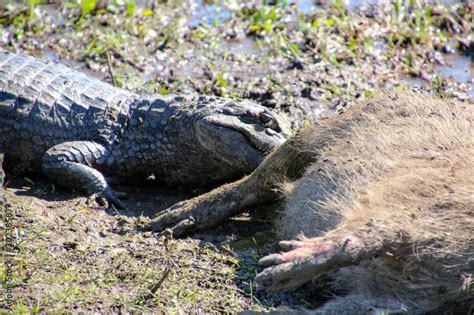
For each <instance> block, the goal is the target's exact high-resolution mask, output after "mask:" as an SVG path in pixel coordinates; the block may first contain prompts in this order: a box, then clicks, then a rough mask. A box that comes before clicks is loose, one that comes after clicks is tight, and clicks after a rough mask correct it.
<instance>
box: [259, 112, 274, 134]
mask: <svg viewBox="0 0 474 315" xmlns="http://www.w3.org/2000/svg"><path fill="white" fill-rule="evenodd" d="M260 122H262V124H263V125H264V126H265V127H267V128H270V129H273V130H276V131H279V126H278V122H277V120H276V119H275V118H273V116H272V115H271V114H269V113H268V112H266V111H265V112H263V113H262V114H261V115H260Z"/></svg>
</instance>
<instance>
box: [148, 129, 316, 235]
mask: <svg viewBox="0 0 474 315" xmlns="http://www.w3.org/2000/svg"><path fill="white" fill-rule="evenodd" d="M305 132H307V131H305V130H304V129H303V130H302V131H300V132H298V135H297V136H295V137H293V138H292V139H290V140H288V141H287V142H285V143H284V144H282V145H281V146H280V147H278V148H277V149H276V150H275V151H274V152H272V153H271V154H270V155H269V156H268V157H267V158H266V159H265V160H264V161H263V162H262V163H261V164H260V165H259V166H258V167H257V169H256V170H255V171H254V172H252V174H250V175H249V176H247V177H244V178H243V179H241V180H238V181H236V182H233V183H230V184H227V185H224V186H221V187H219V188H216V189H214V190H212V191H210V192H208V193H206V194H203V195H201V196H197V197H195V198H192V199H189V200H186V201H182V202H179V203H177V204H175V205H173V206H172V207H170V208H168V209H166V210H164V211H162V212H161V213H159V214H158V215H157V216H156V217H154V218H153V219H152V220H151V221H150V222H148V223H147V224H146V225H145V226H144V229H145V230H152V231H162V230H164V229H166V228H171V229H172V230H173V235H174V236H182V235H184V234H187V233H190V232H192V231H195V230H201V229H205V228H209V227H212V226H215V225H217V224H219V223H220V222H222V221H224V220H225V219H228V218H229V217H231V216H233V215H235V214H238V213H240V212H242V211H244V210H245V209H246V208H248V207H250V206H256V205H258V204H262V203H265V202H269V201H272V200H274V199H276V198H278V193H277V191H276V189H275V188H276V187H277V186H278V185H279V184H280V183H281V182H282V181H283V180H285V179H295V178H297V177H299V176H301V173H302V172H303V171H304V169H305V167H306V166H307V165H308V164H309V163H310V162H311V161H313V159H314V158H315V154H314V153H313V152H312V150H310V149H309V148H306V147H304V145H302V144H301V143H300V142H301V140H300V137H303V134H304V133H305Z"/></svg>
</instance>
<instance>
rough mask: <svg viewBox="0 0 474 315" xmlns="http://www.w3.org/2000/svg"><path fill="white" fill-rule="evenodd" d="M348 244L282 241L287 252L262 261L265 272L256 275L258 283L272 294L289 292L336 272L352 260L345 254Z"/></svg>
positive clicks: (281, 243)
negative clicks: (325, 274)
mask: <svg viewBox="0 0 474 315" xmlns="http://www.w3.org/2000/svg"><path fill="white" fill-rule="evenodd" d="M347 243H348V240H346V241H343V242H342V244H338V243H335V242H332V241H327V240H321V239H318V238H316V239H309V240H303V241H282V242H280V243H279V244H280V246H281V247H283V248H285V249H290V250H289V251H287V252H282V253H279V254H272V255H269V256H266V257H264V258H262V259H260V261H259V264H260V265H263V266H265V267H266V268H265V269H264V270H263V271H262V272H261V273H259V274H258V275H257V277H256V280H257V282H258V283H260V284H263V285H264V286H267V287H268V290H270V291H280V290H289V289H293V288H297V287H299V286H301V285H302V284H304V283H306V282H308V281H310V280H312V279H314V278H316V277H317V276H318V275H321V274H323V273H325V272H328V271H330V270H333V269H337V268H338V267H341V266H342V265H344V264H346V263H347V260H350V255H348V254H347V253H346V251H345V248H346V246H347Z"/></svg>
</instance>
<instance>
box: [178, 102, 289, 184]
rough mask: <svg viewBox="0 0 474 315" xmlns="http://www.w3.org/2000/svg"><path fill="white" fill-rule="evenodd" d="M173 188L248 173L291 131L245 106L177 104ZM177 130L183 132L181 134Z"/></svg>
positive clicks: (278, 117)
mask: <svg viewBox="0 0 474 315" xmlns="http://www.w3.org/2000/svg"><path fill="white" fill-rule="evenodd" d="M179 103H181V105H180V108H181V109H180V110H179V113H177V114H176V119H175V124H176V125H175V127H173V128H170V129H173V130H176V132H177V133H176V134H175V136H174V137H173V139H177V141H175V142H174V144H173V145H175V146H176V147H177V148H176V150H177V151H178V152H180V153H179V154H177V157H176V159H177V160H176V161H175V162H174V163H173V168H175V167H178V168H179V170H178V171H177V172H176V173H178V174H179V178H177V177H174V175H171V176H172V177H174V178H172V179H171V181H173V182H174V183H176V182H182V183H186V184H195V183H201V184H207V183H212V182H217V181H222V180H229V179H235V178H238V177H241V176H243V175H244V174H249V173H251V172H252V171H253V170H254V169H255V168H256V167H257V166H258V164H259V163H260V162H261V161H262V160H263V159H264V157H265V155H266V154H267V153H268V152H270V151H271V150H272V149H273V148H275V147H276V146H278V145H280V144H281V143H283V142H284V141H286V140H287V139H288V138H289V137H290V136H291V135H292V133H293V132H292V130H291V128H290V124H289V122H288V121H287V120H286V119H285V118H284V117H283V116H281V115H279V114H277V113H275V112H274V111H272V110H270V109H268V108H265V107H263V106H261V105H258V104H256V103H254V102H250V101H233V100H230V99H224V98H217V97H208V96H199V97H196V98H192V99H187V100H185V101H184V102H182V101H181V102H179ZM183 129H185V130H184V131H183Z"/></svg>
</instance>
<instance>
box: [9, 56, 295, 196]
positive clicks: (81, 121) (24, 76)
mask: <svg viewBox="0 0 474 315" xmlns="http://www.w3.org/2000/svg"><path fill="white" fill-rule="evenodd" d="M287 126H288V125H287V123H286V121H285V120H284V119H283V118H282V117H280V116H278V115H277V114H275V113H274V112H272V111H271V110H269V109H266V108H264V107H262V106H260V105H258V104H255V103H253V102H249V101H239V102H237V101H233V100H229V99H224V98H218V97H211V96H198V95H167V96H156V95H153V96H150V95H139V94H135V93H132V92H129V91H127V90H124V89H120V88H117V87H114V86H112V85H110V84H107V83H105V82H102V81H100V80H97V79H95V78H92V77H90V76H87V75H85V74H83V73H81V72H78V71H76V70H74V69H72V68H70V67H68V66H65V65H61V64H57V63H52V62H46V61H42V60H39V59H36V58H33V57H29V56H20V55H16V54H13V53H8V52H0V146H1V147H2V148H3V151H4V152H5V162H6V165H7V167H8V166H9V167H10V168H16V169H20V170H23V171H39V170H42V172H43V173H44V174H46V175H47V176H48V177H49V178H50V179H51V180H52V181H53V182H56V183H58V184H61V185H63V186H68V187H71V188H75V189H80V190H82V191H83V192H84V193H86V194H88V195H90V194H97V195H99V196H102V197H104V198H105V199H107V200H109V201H111V202H112V203H116V204H119V203H120V202H119V201H118V200H117V199H116V198H115V197H114V196H113V192H112V189H111V188H110V186H109V184H108V181H110V180H121V181H124V180H127V181H129V180H132V179H133V180H136V179H138V180H144V179H146V178H147V177H149V176H150V175H152V174H153V175H154V176H155V177H156V178H157V179H158V180H160V181H163V182H166V183H168V184H171V185H194V186H196V185H204V184H209V183H212V182H216V181H223V180H229V179H232V178H236V177H239V176H242V175H243V174H245V173H249V172H251V171H252V170H253V169H254V168H255V167H256V166H257V165H258V164H259V163H260V161H261V160H262V159H263V157H264V155H265V153H266V152H268V151H269V150H270V149H272V148H273V147H275V146H277V145H279V144H281V143H282V142H284V141H285V140H286V139H287V138H288V136H289V135H290V134H291V131H290V129H289V127H287ZM7 170H8V168H7Z"/></svg>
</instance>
